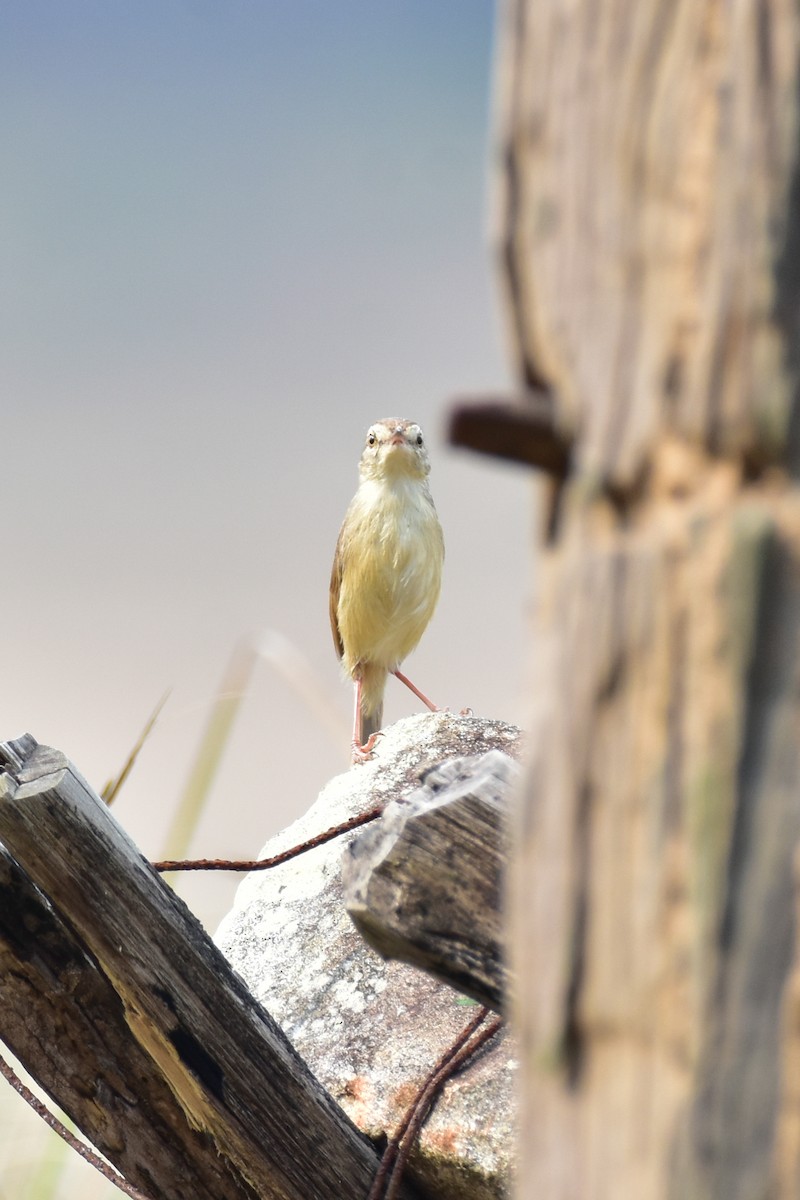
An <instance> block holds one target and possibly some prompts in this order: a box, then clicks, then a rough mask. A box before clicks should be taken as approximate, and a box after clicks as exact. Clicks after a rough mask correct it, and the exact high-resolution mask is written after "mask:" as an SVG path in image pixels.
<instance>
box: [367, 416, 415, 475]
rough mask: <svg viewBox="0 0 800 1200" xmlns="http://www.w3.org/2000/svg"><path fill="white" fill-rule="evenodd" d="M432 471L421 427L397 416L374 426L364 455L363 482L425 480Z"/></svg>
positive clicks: (371, 426) (369, 433)
mask: <svg viewBox="0 0 800 1200" xmlns="http://www.w3.org/2000/svg"><path fill="white" fill-rule="evenodd" d="M430 469H431V467H430V463H429V461H428V451H427V449H426V447H425V437H424V435H423V432H422V430H421V429H420V427H419V425H416V424H415V423H414V422H413V421H405V420H401V419H400V418H396V417H387V418H386V419H385V420H383V421H376V422H375V424H374V425H370V427H369V430H368V431H367V439H366V442H365V443H364V451H363V453H362V455H361V467H360V470H361V478H362V479H402V478H406V479H424V478H425V476H426V475H427V474H428V473H429V471H430Z"/></svg>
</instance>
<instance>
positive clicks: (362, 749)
mask: <svg viewBox="0 0 800 1200" xmlns="http://www.w3.org/2000/svg"><path fill="white" fill-rule="evenodd" d="M379 737H383V734H382V733H380V732H378V733H372V734H370V736H369V737H368V738H367V740H366V741H365V742H364V745H363V746H362V745H361V744H360V742H359V741H358V739H357V738H354V739H353V742H352V744H351V747H350V762H351V763H352V764H353V765H355V764H356V763H365V762H369V761H370V759H371V758H372V757H373V755H372V751H373V750H374V749H375V743H376V742H377V740H378V738H379Z"/></svg>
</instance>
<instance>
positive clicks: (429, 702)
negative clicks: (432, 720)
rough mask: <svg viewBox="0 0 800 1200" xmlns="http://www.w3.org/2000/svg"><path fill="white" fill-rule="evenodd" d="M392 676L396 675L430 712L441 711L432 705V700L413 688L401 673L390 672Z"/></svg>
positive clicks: (435, 705) (416, 688)
mask: <svg viewBox="0 0 800 1200" xmlns="http://www.w3.org/2000/svg"><path fill="white" fill-rule="evenodd" d="M392 674H393V675H396V676H397V678H398V679H399V680H400V682H401V683H404V684H405V685H406V687H407V688H410V689H411V691H412V692H413V693H414V695H415V696H416V697H417V699H418V700H421V701H422V703H423V704H424V705H425V706H426V707H427V708H429V709H430V710H431V712H441V711H442V710H441V709H440V708H439V706H438V705H437V704H434V703H433V701H432V700H429V699H428V697H427V696H426V695H425V693H424V692H421V691H420V690H419V688H418V687H415V686H414V684H413V683H412V682H411V680H410V679H408V678H407V677H406V676H405V675H404V674H403V672H402V671H392Z"/></svg>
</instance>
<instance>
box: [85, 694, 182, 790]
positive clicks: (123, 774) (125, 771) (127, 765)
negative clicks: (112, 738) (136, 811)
mask: <svg viewBox="0 0 800 1200" xmlns="http://www.w3.org/2000/svg"><path fill="white" fill-rule="evenodd" d="M168 697H169V690H167V691H166V692H164V695H163V696H162V697H161V699H160V700H159V702H158V704H157V705H156V706H155V708H154V709H153V712H152V714H151V716H150V719H149V720H148V722H147V724H146V725H145V727H144V729H143V730H142V732H141V733H140V734H139V737H138V740H137V741H136V743H135V744H134V747H133V749H132V750H131V752H130V754H129V755H128V757H127V758H126V760H125V762H124V763H123V766H122V770H121V771H120V773H119V775H117V777H116V779H109V781H108V783H107V784H106V785H105V787H104V788H103V790H102V792H101V793H100V796H101V797H102V799H103V800H105V802H106V804H108V805H109V807H110V806H111V805H112V804H113V803H114V801H115V800H116V798H117V793H118V792H119V790H120V788H121V787H122V785H123V783H124V782H125V780H126V779H127V778H128V776H129V775H130V773H131V771H132V769H133V764H134V763H135V762H136V758H137V756H138V754H139V751H140V750H141V748H142V746H143V745H144V744H145V742H146V741H147V738H148V737H149V735H150V732H151V730H152V728H153V726H154V725H155V723H156V721H157V720H158V717H159V714H160V713H161V710H162V708H163V707H164V705H165V704H166V703H167V699H168Z"/></svg>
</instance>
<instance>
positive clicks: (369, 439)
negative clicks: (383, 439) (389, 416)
mask: <svg viewBox="0 0 800 1200" xmlns="http://www.w3.org/2000/svg"><path fill="white" fill-rule="evenodd" d="M375 441H376V439H375V434H374V433H371V434H369V436H368V437H367V445H368V446H374V445H375Z"/></svg>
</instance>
